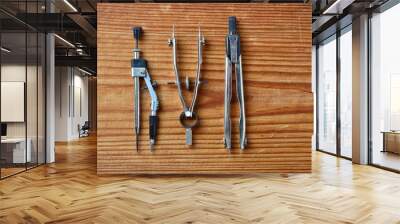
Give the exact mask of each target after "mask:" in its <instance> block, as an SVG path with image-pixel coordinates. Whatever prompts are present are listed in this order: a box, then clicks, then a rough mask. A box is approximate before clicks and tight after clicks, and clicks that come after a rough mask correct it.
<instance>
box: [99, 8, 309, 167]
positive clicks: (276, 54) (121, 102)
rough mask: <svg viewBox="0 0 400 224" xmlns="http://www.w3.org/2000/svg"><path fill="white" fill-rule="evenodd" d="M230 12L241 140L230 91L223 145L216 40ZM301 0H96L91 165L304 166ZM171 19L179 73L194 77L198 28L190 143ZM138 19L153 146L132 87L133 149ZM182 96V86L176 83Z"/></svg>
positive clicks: (305, 44) (220, 52)
mask: <svg viewBox="0 0 400 224" xmlns="http://www.w3.org/2000/svg"><path fill="white" fill-rule="evenodd" d="M231 15H235V16H237V18H238V29H239V32H240V35H241V45H242V55H243V73H244V83H245V96H246V114H247V122H248V124H247V130H248V141H249V145H248V148H247V149H246V151H244V152H242V153H241V152H240V150H239V145H238V143H239V142H238V138H239V133H238V115H239V114H238V104H237V101H236V98H235V96H236V95H235V94H236V93H235V92H234V95H233V96H234V98H233V104H232V113H233V133H232V134H233V139H232V140H233V147H234V149H233V152H232V153H231V154H228V153H227V151H226V149H225V148H224V145H223V116H224V115H223V113H224V112H223V110H224V107H223V105H224V68H225V67H224V61H225V56H224V53H225V46H224V40H225V35H226V33H227V19H228V16H231ZM310 23H311V7H310V5H305V4H98V127H97V128H98V132H97V135H98V148H97V154H98V157H97V163H98V164H97V165H98V166H97V171H98V174H148V173H160V174H161V173H171V174H172V173H219V174H222V173H254V172H310V169H311V153H310V151H311V149H310V148H311V134H312V129H313V98H312V93H311V25H310ZM172 24H175V26H176V35H177V40H178V49H179V58H178V60H179V66H180V70H181V75H182V76H185V75H188V76H189V77H192V78H194V76H195V69H196V60H197V46H196V39H197V29H198V26H199V25H200V26H201V29H202V32H203V34H204V36H205V38H206V46H205V48H204V58H203V73H202V75H203V80H205V81H206V82H207V83H206V84H204V85H202V86H201V88H200V93H199V98H198V100H199V102H198V107H197V108H198V110H197V112H198V114H199V117H200V119H201V120H200V125H199V127H197V128H196V129H194V130H193V143H194V145H193V146H192V147H191V148H188V147H187V146H186V145H185V131H184V129H183V128H182V127H181V125H180V123H179V119H178V117H179V114H180V113H181V111H182V107H181V105H180V102H179V99H178V92H177V89H176V87H175V86H174V85H168V84H167V82H168V81H172V80H174V73H173V70H172V57H171V56H172V55H171V48H170V47H169V46H168V44H167V40H168V38H169V37H170V36H171V30H172ZM134 26H142V27H143V30H144V35H143V40H142V41H141V42H140V48H141V49H142V54H141V55H142V56H143V57H144V58H145V59H147V60H148V63H149V71H150V73H151V76H152V78H153V79H154V80H156V81H157V82H158V83H159V86H158V89H157V94H158V96H159V99H160V104H161V107H160V112H159V115H160V123H159V129H158V138H157V143H156V144H157V145H156V146H155V152H154V153H151V152H150V150H149V146H148V114H149V109H150V101H149V96H148V93H147V92H146V91H143V94H142V104H141V105H142V130H141V136H140V152H139V153H136V150H135V136H134V130H133V125H134V123H133V115H134V114H133V80H132V77H131V75H130V60H131V58H132V49H133V47H134V40H133V35H132V27H134ZM185 94H186V97H187V99H188V100H190V98H189V97H190V96H191V95H190V93H188V92H186V93H185Z"/></svg>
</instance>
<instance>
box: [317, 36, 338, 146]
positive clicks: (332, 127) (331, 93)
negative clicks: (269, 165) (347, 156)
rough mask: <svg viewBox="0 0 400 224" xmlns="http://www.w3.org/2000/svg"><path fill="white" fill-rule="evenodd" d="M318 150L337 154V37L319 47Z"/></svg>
mask: <svg viewBox="0 0 400 224" xmlns="http://www.w3.org/2000/svg"><path fill="white" fill-rule="evenodd" d="M317 62H318V108H317V111H318V149H319V150H322V151H326V152H330V153H336V37H335V36H333V37H331V38H330V39H329V40H327V41H326V42H325V43H322V44H320V45H319V47H318V61H317Z"/></svg>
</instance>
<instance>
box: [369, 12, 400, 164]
mask: <svg viewBox="0 0 400 224" xmlns="http://www.w3.org/2000/svg"><path fill="white" fill-rule="evenodd" d="M399 21H400V5H396V6H394V7H392V8H390V9H388V10H386V11H384V12H383V13H379V14H375V15H373V17H372V18H371V53H372V54H371V60H372V61H371V68H372V71H371V94H370V95H371V98H370V104H371V107H370V108H371V111H370V120H371V130H370V133H371V141H372V148H371V153H370V160H371V162H372V164H375V165H378V166H383V167H386V168H390V169H395V170H400V156H399V154H400V101H399V99H400V63H399V52H400V42H399V40H400V29H399V26H398V22H399Z"/></svg>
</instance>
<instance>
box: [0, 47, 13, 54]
mask: <svg viewBox="0 0 400 224" xmlns="http://www.w3.org/2000/svg"><path fill="white" fill-rule="evenodd" d="M0 49H1V51H4V52H6V53H11V50H10V49H7V48H5V47H1V48H0Z"/></svg>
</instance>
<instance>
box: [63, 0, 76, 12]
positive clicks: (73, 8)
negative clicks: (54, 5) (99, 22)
mask: <svg viewBox="0 0 400 224" xmlns="http://www.w3.org/2000/svg"><path fill="white" fill-rule="evenodd" d="M64 3H65V4H67V5H68V7H70V8H71V9H72V10H73V11H74V12H78V9H76V8H75V6H73V5H72V4H71V3H70V2H69V1H68V0H64Z"/></svg>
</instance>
